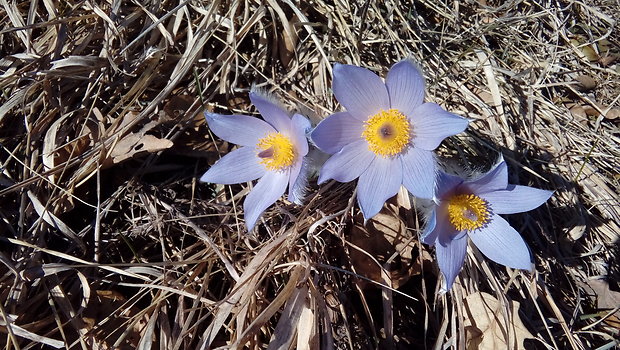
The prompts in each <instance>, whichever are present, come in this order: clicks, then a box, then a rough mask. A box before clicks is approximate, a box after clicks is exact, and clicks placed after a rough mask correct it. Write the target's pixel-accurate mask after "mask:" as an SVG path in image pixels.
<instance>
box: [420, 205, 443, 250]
mask: <svg viewBox="0 0 620 350" xmlns="http://www.w3.org/2000/svg"><path fill="white" fill-rule="evenodd" d="M436 209H437V208H434V209H433V211H432V212H431V216H430V217H429V218H428V221H427V222H426V226H424V231H423V232H422V236H421V237H420V239H421V240H422V243H424V244H428V245H435V241H437V237H438V234H439V233H438V230H436V229H435V228H436V227H437V210H436Z"/></svg>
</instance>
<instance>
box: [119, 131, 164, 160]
mask: <svg viewBox="0 0 620 350" xmlns="http://www.w3.org/2000/svg"><path fill="white" fill-rule="evenodd" d="M172 145H173V143H172V141H170V140H168V139H160V138H157V137H155V136H153V135H140V134H130V135H128V136H126V137H125V138H123V139H122V140H120V141H119V142H118V143H117V144H116V145H115V146H114V149H113V150H112V153H111V154H110V156H111V158H112V162H113V163H114V164H117V163H120V162H122V161H125V160H127V159H129V158H131V157H133V156H135V155H137V154H140V153H156V152H159V151H163V150H165V149H168V148H170V147H172Z"/></svg>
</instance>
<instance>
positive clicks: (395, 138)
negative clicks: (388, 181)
mask: <svg viewBox="0 0 620 350" xmlns="http://www.w3.org/2000/svg"><path fill="white" fill-rule="evenodd" d="M362 137H363V138H365V139H366V141H367V142H368V149H370V151H372V152H373V153H374V154H376V155H378V156H382V157H384V158H387V157H393V156H395V155H397V154H399V153H401V152H402V151H404V150H405V149H406V148H407V146H409V144H410V141H411V125H410V124H409V120H408V119H407V117H406V116H405V115H404V114H402V113H401V112H400V111H398V110H397V109H388V110H387V111H383V110H382V111H381V112H379V113H377V114H375V115H373V116H370V117H369V118H368V120H366V122H364V131H363V132H362Z"/></svg>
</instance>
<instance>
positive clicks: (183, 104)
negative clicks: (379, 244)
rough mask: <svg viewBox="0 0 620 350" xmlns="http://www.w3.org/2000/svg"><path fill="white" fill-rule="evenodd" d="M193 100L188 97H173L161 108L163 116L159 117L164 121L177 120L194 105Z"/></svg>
mask: <svg viewBox="0 0 620 350" xmlns="http://www.w3.org/2000/svg"><path fill="white" fill-rule="evenodd" d="M194 100H195V99H194V98H192V97H191V96H188V95H178V96H173V97H172V98H171V99H170V100H169V101H168V102H167V103H166V104H165V105H164V108H163V111H164V113H163V115H162V114H160V116H161V117H162V118H163V119H164V120H178V119H179V118H181V117H182V116H183V115H185V113H186V112H187V111H188V110H189V109H190V107H191V106H192V104H193V103H194Z"/></svg>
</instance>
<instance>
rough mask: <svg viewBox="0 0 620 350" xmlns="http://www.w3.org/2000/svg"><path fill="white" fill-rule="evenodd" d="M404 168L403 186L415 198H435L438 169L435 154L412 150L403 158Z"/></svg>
mask: <svg viewBox="0 0 620 350" xmlns="http://www.w3.org/2000/svg"><path fill="white" fill-rule="evenodd" d="M400 159H401V161H402V166H403V185H404V186H405V187H406V188H407V190H408V191H409V192H410V193H411V194H412V195H414V196H416V197H420V198H427V199H431V198H433V196H434V194H435V180H436V177H437V169H436V168H437V167H436V162H435V157H434V155H433V152H431V151H426V150H423V149H418V148H410V149H409V150H408V151H407V153H406V154H404V155H403V156H401V158H400Z"/></svg>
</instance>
